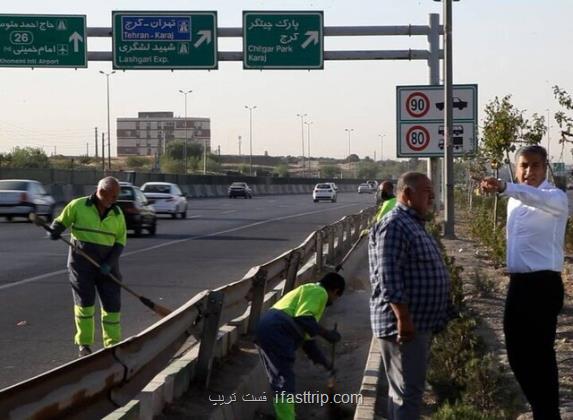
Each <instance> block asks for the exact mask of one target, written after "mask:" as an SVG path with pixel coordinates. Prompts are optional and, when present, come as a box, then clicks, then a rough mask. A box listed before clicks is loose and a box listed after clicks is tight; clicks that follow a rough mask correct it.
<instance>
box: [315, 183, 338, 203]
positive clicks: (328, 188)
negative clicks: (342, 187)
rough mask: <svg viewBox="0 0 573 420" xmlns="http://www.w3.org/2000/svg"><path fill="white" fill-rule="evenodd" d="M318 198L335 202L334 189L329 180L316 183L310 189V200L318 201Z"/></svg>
mask: <svg viewBox="0 0 573 420" xmlns="http://www.w3.org/2000/svg"><path fill="white" fill-rule="evenodd" d="M320 200H328V201H331V202H333V203H336V190H335V189H334V187H333V186H332V183H331V182H325V183H322V184H316V185H315V186H314V190H313V191H312V201H314V202H315V203H318V202H319V201H320Z"/></svg>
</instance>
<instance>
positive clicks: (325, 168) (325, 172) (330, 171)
mask: <svg viewBox="0 0 573 420" xmlns="http://www.w3.org/2000/svg"><path fill="white" fill-rule="evenodd" d="M338 175H340V168H339V167H338V166H336V165H321V166H320V177H321V178H335V177H337V176H338Z"/></svg>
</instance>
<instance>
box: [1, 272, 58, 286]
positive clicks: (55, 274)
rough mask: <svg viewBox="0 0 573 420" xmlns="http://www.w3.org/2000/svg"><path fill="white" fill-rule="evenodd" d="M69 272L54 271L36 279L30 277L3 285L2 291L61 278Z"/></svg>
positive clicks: (35, 277)
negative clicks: (49, 278) (60, 276)
mask: <svg viewBox="0 0 573 420" xmlns="http://www.w3.org/2000/svg"><path fill="white" fill-rule="evenodd" d="M67 272H68V270H58V271H52V272H51V273H46V274H41V275H39V276H34V277H30V278H28V279H24V280H20V281H17V282H14V283H9V284H5V285H2V286H0V290H4V289H9V288H11V287H16V286H20V285H22V284H26V283H31V282H33V281H38V280H42V279H45V278H48V277H53V276H59V275H60V274H65V273H67Z"/></svg>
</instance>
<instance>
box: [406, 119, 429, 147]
mask: <svg viewBox="0 0 573 420" xmlns="http://www.w3.org/2000/svg"><path fill="white" fill-rule="evenodd" d="M406 144H407V145H408V147H409V148H410V149H412V150H414V151H416V152H419V151H420V150H424V149H425V148H426V147H427V146H428V144H430V133H429V132H428V130H427V129H426V127H423V126H421V125H415V126H413V127H410V129H409V130H408V131H407V133H406Z"/></svg>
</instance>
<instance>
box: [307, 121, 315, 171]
mask: <svg viewBox="0 0 573 420" xmlns="http://www.w3.org/2000/svg"><path fill="white" fill-rule="evenodd" d="M305 124H306V128H307V130H306V146H307V149H308V173H309V175H310V174H311V170H310V126H311V125H312V124H313V122H312V121H306V122H305Z"/></svg>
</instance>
